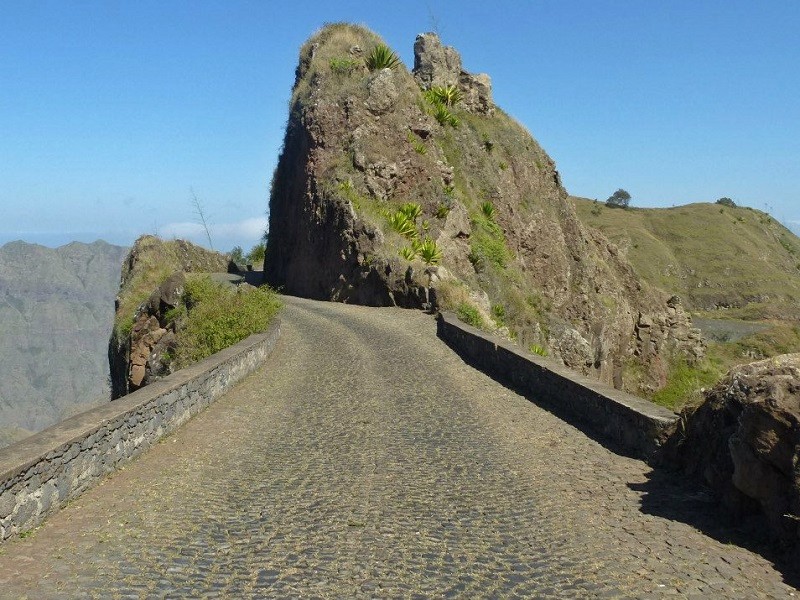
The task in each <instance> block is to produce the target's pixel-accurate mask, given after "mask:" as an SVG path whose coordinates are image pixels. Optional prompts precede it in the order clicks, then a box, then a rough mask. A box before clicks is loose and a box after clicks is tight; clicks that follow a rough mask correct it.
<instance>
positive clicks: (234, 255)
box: [228, 246, 244, 264]
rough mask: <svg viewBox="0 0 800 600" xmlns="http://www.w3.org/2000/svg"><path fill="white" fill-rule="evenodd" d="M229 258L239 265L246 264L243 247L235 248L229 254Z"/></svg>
mask: <svg viewBox="0 0 800 600" xmlns="http://www.w3.org/2000/svg"><path fill="white" fill-rule="evenodd" d="M228 256H230V257H231V260H232V261H233V262H235V263H237V264H242V263H243V262H244V250H242V247H241V246H234V247H233V248H232V249H231V251H230V252H228Z"/></svg>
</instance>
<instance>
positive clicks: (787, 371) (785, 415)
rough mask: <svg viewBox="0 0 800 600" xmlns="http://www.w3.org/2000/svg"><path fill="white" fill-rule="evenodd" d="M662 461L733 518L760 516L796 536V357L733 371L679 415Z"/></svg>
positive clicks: (799, 463) (799, 420)
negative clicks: (681, 425) (693, 480)
mask: <svg viewBox="0 0 800 600" xmlns="http://www.w3.org/2000/svg"><path fill="white" fill-rule="evenodd" d="M684 421H685V422H686V426H685V429H684V430H683V431H679V432H678V433H677V434H676V435H675V436H674V437H673V439H672V440H671V441H670V443H669V444H668V446H667V448H666V452H667V454H666V457H667V460H668V462H670V463H673V464H677V465H679V466H680V467H681V468H682V469H684V470H685V471H686V472H688V473H689V474H691V475H694V476H696V477H698V478H700V479H702V480H703V481H704V482H705V483H706V484H708V485H709V486H710V487H711V488H712V489H713V490H714V491H715V492H716V494H717V495H718V496H719V497H720V499H721V500H722V502H723V503H724V504H725V505H726V506H727V507H728V508H730V509H732V510H733V511H734V512H735V513H737V514H746V513H748V512H753V511H761V512H763V513H764V514H765V515H766V516H767V518H768V519H769V522H770V525H771V527H772V529H773V531H774V532H775V533H776V534H777V535H778V537H780V538H781V539H784V540H786V541H789V542H793V543H796V542H797V541H798V539H799V538H800V354H785V355H782V356H778V357H775V358H770V359H767V360H762V361H759V362H755V363H751V364H748V365H743V366H739V367H736V368H734V369H733V370H731V371H730V372H729V373H728V374H727V375H726V376H725V378H723V379H722V381H720V382H719V383H718V384H717V385H716V386H715V387H714V388H713V389H712V390H710V391H709V392H708V393H707V394H706V400H705V402H704V403H703V404H702V405H701V406H700V407H699V408H698V409H697V410H696V411H694V412H693V413H691V414H686V415H684Z"/></svg>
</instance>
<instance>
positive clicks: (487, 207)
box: [481, 200, 494, 221]
mask: <svg viewBox="0 0 800 600" xmlns="http://www.w3.org/2000/svg"><path fill="white" fill-rule="evenodd" d="M481 212H482V213H483V216H484V217H486V218H487V219H489V220H490V221H494V204H492V203H491V202H489V201H488V200H487V201H486V202H484V203H483V204H481Z"/></svg>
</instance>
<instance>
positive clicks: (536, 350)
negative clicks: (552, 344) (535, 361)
mask: <svg viewBox="0 0 800 600" xmlns="http://www.w3.org/2000/svg"><path fill="white" fill-rule="evenodd" d="M528 350H530V351H531V352H532V353H533V354H538V355H539V356H547V348H545V347H544V346H540V345H539V344H531V345H530V347H529V348H528Z"/></svg>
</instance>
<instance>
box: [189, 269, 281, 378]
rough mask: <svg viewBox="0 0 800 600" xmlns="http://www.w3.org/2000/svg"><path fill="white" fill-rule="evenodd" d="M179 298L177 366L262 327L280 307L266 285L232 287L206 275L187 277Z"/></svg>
mask: <svg viewBox="0 0 800 600" xmlns="http://www.w3.org/2000/svg"><path fill="white" fill-rule="evenodd" d="M183 300H184V303H185V304H186V307H187V309H188V312H187V315H186V322H185V325H184V327H183V328H182V329H181V330H179V331H178V334H177V338H178V350H177V352H176V355H175V364H176V366H177V367H183V366H186V365H188V364H191V363H194V362H197V361H199V360H202V359H203V358H206V357H207V356H211V355H212V354H214V353H216V352H219V351H220V350H223V349H224V348H228V347H229V346H232V345H233V344H235V343H237V342H239V341H241V340H243V339H245V338H246V337H248V336H249V335H251V334H253V333H259V332H262V331H265V330H266V329H267V327H268V326H269V324H270V323H271V322H272V319H273V318H274V316H275V314H276V313H277V312H278V310H279V309H280V308H281V302H280V300H279V299H278V296H277V294H276V293H275V292H274V291H272V290H271V289H269V288H267V287H260V288H238V289H234V288H231V287H229V286H224V285H222V284H219V283H215V282H214V281H212V280H211V278H210V277H208V276H207V275H200V276H190V277H188V278H187V280H186V289H185V292H184V297H183Z"/></svg>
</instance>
